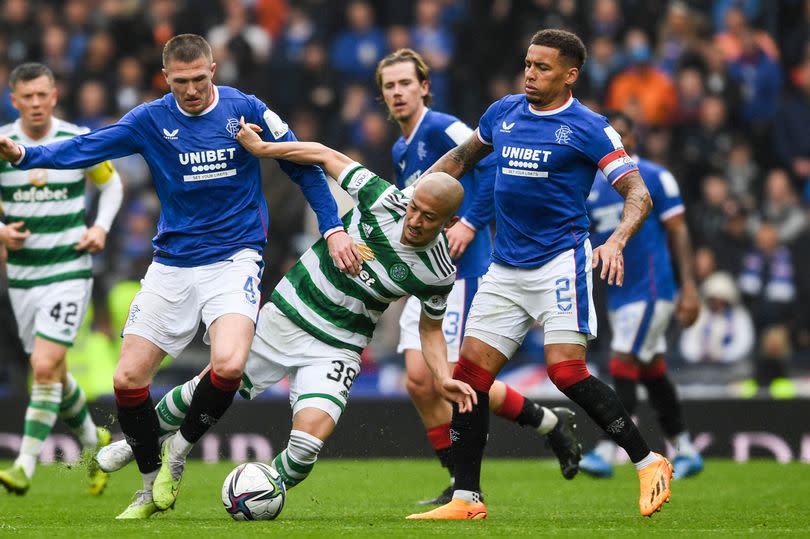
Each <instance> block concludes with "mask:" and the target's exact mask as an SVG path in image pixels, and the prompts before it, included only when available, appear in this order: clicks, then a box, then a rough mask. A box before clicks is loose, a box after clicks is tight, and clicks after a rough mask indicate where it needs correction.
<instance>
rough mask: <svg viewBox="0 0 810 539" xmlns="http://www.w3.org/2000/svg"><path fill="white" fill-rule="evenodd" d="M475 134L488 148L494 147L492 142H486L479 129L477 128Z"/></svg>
mask: <svg viewBox="0 0 810 539" xmlns="http://www.w3.org/2000/svg"><path fill="white" fill-rule="evenodd" d="M475 134H476V135H477V136H478V140H480V141H481V142H483V143H484V144H486V145H487V146H492V143H491V142H487V141H486V140H484V137H482V136H481V132H480V131H479V130H478V128H477V127H476V128H475Z"/></svg>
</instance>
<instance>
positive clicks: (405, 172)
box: [391, 108, 495, 279]
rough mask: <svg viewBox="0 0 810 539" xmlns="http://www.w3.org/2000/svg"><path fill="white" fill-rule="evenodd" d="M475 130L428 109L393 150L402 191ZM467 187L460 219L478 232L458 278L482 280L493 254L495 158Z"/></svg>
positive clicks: (466, 180)
mask: <svg viewBox="0 0 810 539" xmlns="http://www.w3.org/2000/svg"><path fill="white" fill-rule="evenodd" d="M472 133H473V131H472V129H470V128H469V127H468V126H467V125H466V124H465V123H464V122H462V121H461V120H459V119H458V118H456V117H455V116H451V115H449V114H443V113H441V112H436V111H434V110H431V109H428V108H425V110H424V113H423V114H422V117H421V118H420V119H419V122H418V123H417V124H416V128H415V129H414V130H413V133H411V136H410V137H408V138H407V139H406V138H405V137H399V139H398V140H397V141H396V143H394V146H393V148H392V149H391V156H392V158H393V160H394V170H395V171H396V172H395V174H396V183H397V187H398V188H399V189H404V188H405V187H407V186H409V185H410V184H412V183H413V182H414V181H415V180H416V179H417V178H418V177H419V176H421V175H422V173H424V172H425V171H426V170H427V169H428V168H430V167H431V166H432V165H433V163H435V162H436V161H438V159H439V158H440V157H442V156H443V155H444V154H445V153H447V152H448V151H449V150H451V149H453V148H455V147H456V146H458V145H459V144H461V143H462V142H464V141H465V140H467V139H468V138H469V137H470V135H472ZM459 181H460V182H461V185H462V186H463V187H464V201H463V202H462V204H461V208H459V210H458V214H459V216H460V217H461V218H462V219H463V220H464V221H466V222H467V223H468V224H470V225H471V226H472V227H473V228H475V230H477V233H476V234H475V238H473V240H472V241H471V242H470V244H469V245H468V246H467V250H466V251H465V252H464V255H462V257H461V258H460V259H458V260H457V261H456V270H457V273H456V278H458V279H467V278H473V277H480V276H481V275H483V274H485V273H486V272H487V268H488V267H489V262H490V257H491V253H492V238H491V237H490V233H489V223H490V221H492V218H493V216H494V207H493V204H492V199H493V184H494V182H495V158H494V156H487V157H486V158H485V159H482V160H481V162H480V163H478V165H477V166H476V167H475V168H474V169H473V170H472V171H470V172H468V173H467V174H465V175H464V176H462V177H461V178H460V180H459Z"/></svg>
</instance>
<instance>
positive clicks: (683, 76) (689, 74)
mask: <svg viewBox="0 0 810 539" xmlns="http://www.w3.org/2000/svg"><path fill="white" fill-rule="evenodd" d="M676 86H677V89H678V107H677V110H676V112H675V122H676V123H678V124H693V123H695V122H696V121H697V119H698V118H699V117H700V112H701V106H702V104H703V97H704V96H705V95H706V89H705V87H704V85H703V75H702V73H701V72H700V70H699V69H698V68H697V67H685V68H683V69H681V70H680V71H678V73H677V81H676Z"/></svg>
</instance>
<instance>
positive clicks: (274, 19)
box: [255, 0, 290, 40]
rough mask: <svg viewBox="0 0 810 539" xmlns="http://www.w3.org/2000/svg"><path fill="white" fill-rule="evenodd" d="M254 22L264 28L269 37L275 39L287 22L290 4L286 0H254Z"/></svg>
mask: <svg viewBox="0 0 810 539" xmlns="http://www.w3.org/2000/svg"><path fill="white" fill-rule="evenodd" d="M255 6H256V7H255V10H256V23H257V24H258V25H259V26H261V27H262V28H264V31H265V32H267V35H269V36H270V39H272V40H275V39H276V38H278V37H279V35H281V33H282V32H283V30H284V25H285V24H286V23H287V16H288V14H289V10H290V5H289V2H288V0H256V2H255Z"/></svg>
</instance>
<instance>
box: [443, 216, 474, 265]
mask: <svg viewBox="0 0 810 539" xmlns="http://www.w3.org/2000/svg"><path fill="white" fill-rule="evenodd" d="M446 234H447V243H448V244H449V245H450V258H452V259H453V260H458V259H459V258H461V257H462V255H463V254H464V251H466V250H467V246H468V245H469V244H470V242H471V241H472V240H473V238H475V230H473V229H472V228H470V227H468V226H467V225H465V224H464V223H463V222H461V220H459V221H458V222H457V223H456V224H454V225H453V226H451V227H450V228H449V229H448V230H447V232H446Z"/></svg>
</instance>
